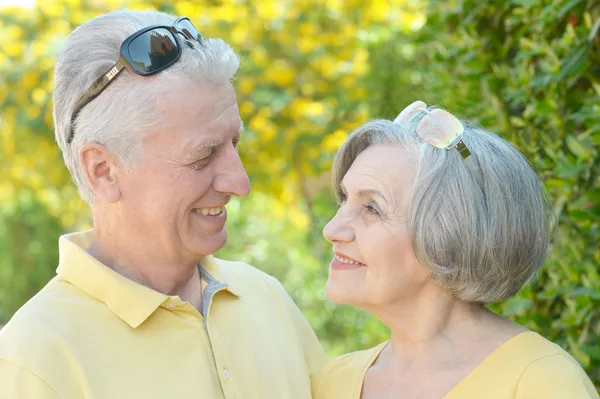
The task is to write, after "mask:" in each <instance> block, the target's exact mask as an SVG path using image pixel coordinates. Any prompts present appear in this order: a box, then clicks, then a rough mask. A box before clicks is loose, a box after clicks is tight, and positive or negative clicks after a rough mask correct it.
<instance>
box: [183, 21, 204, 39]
mask: <svg viewBox="0 0 600 399" xmlns="http://www.w3.org/2000/svg"><path fill="white" fill-rule="evenodd" d="M178 25H179V29H181V31H182V32H183V34H184V35H186V36H187V38H188V39H196V40H198V41H200V39H202V35H201V34H200V32H198V29H196V27H195V26H194V25H193V24H192V23H191V22H190V20H189V19H182V20H181V21H179V24H178Z"/></svg>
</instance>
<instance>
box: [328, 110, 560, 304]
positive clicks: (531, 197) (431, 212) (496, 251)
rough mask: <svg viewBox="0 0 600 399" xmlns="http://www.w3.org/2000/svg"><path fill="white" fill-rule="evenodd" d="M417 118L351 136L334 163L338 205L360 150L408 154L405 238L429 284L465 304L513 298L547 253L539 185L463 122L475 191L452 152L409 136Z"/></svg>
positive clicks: (513, 154) (525, 165)
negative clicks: (411, 162) (393, 149)
mask: <svg viewBox="0 0 600 399" xmlns="http://www.w3.org/2000/svg"><path fill="white" fill-rule="evenodd" d="M421 118H422V115H419V116H417V117H416V118H413V120H412V121H410V122H408V123H406V124H403V125H399V124H396V123H393V122H391V121H387V120H375V121H371V122H368V123H366V124H365V125H363V126H361V127H359V128H358V129H356V130H355V131H354V132H353V133H352V134H351V135H350V137H349V138H348V139H347V140H346V142H345V143H344V144H343V145H342V147H341V149H340V150H339V152H338V154H337V156H336V159H335V163H334V168H333V169H334V172H333V174H334V176H333V184H334V190H335V192H336V195H337V197H338V199H340V198H342V192H341V187H340V183H341V181H342V179H343V177H344V176H345V174H346V173H347V172H348V169H350V166H351V165H352V163H353V162H354V160H355V159H356V157H357V156H358V155H359V154H360V153H361V152H362V151H364V150H365V149H367V148H369V147H371V146H398V147H402V148H408V149H409V150H410V151H413V152H414V154H415V155H416V157H415V158H416V160H417V165H416V169H415V170H416V172H415V176H414V183H413V187H412V191H411V198H410V199H409V209H408V213H409V216H408V223H409V231H410V234H411V238H412V241H413V248H414V250H415V254H416V256H417V258H418V259H419V260H420V261H421V262H422V263H423V264H424V265H425V266H426V267H427V268H428V270H429V272H430V276H431V278H432V280H433V281H435V282H436V283H438V284H440V285H441V286H443V287H445V288H446V289H448V290H449V291H450V292H451V293H452V294H453V295H454V296H455V297H456V298H458V299H460V300H463V301H468V302H479V303H489V302H495V301H500V300H503V299H506V298H509V297H511V296H513V295H515V294H516V293H517V292H518V291H519V290H520V289H521V288H522V287H523V286H524V285H525V284H526V283H527V282H528V281H529V280H530V279H531V278H532V277H533V276H534V275H535V274H536V273H537V271H538V269H539V268H540V266H541V265H542V264H543V263H544V261H545V259H546V257H547V254H548V247H549V243H550V237H551V233H552V230H553V228H554V224H555V216H554V209H553V205H552V203H551V201H550V199H549V197H548V194H547V193H546V190H545V189H544V186H543V184H542V182H541V181H540V179H539V178H538V176H537V174H536V173H535V171H534V170H533V168H532V167H531V165H530V164H529V162H528V161H527V159H525V157H524V156H523V155H522V154H521V153H520V152H519V151H517V150H516V149H515V148H514V146H513V145H511V144H510V143H508V142H507V141H505V140H503V139H502V138H500V137H499V136H497V135H495V134H493V133H490V132H488V131H486V130H484V129H482V128H480V127H478V126H475V125H473V124H471V123H469V122H468V121H464V120H463V121H462V122H463V125H464V127H465V132H464V135H463V142H464V143H465V145H466V146H467V147H468V148H469V150H470V151H471V154H472V155H471V156H472V157H474V159H473V160H474V161H475V163H476V164H478V165H479V168H480V170H481V175H482V177H483V185H482V186H480V185H479V184H478V182H477V180H476V178H475V176H474V175H473V173H472V171H470V170H469V168H468V167H467V166H466V165H465V160H464V159H463V158H462V156H461V155H460V154H459V152H458V151H457V150H454V149H453V150H445V149H439V148H436V147H434V146H432V145H430V144H428V143H426V142H424V141H423V140H421V138H419V137H418V136H417V134H416V132H415V129H416V125H417V123H418V121H419V120H420V119H421ZM400 154H401V153H400V152H399V156H400Z"/></svg>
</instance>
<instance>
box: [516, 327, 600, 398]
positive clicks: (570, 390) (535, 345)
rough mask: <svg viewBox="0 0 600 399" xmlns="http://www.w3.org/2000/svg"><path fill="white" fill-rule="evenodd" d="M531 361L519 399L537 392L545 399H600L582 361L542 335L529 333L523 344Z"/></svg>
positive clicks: (523, 374) (521, 381) (524, 371)
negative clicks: (567, 398) (580, 362)
mask: <svg viewBox="0 0 600 399" xmlns="http://www.w3.org/2000/svg"><path fill="white" fill-rule="evenodd" d="M520 345H521V348H522V350H523V351H525V352H526V353H527V352H528V353H529V356H530V358H529V359H527V361H526V362H524V364H523V369H522V372H521V374H520V377H519V381H518V384H517V389H516V392H517V396H516V397H517V398H521V397H523V398H528V397H532V396H531V395H532V394H533V393H535V395H537V396H536V397H543V398H549V399H553V398H564V397H569V398H578V399H579V398H582V399H588V398H590V399H591V398H594V399H596V398H599V396H598V393H597V391H596V388H595V387H594V385H593V384H592V381H591V380H590V379H589V377H588V376H587V374H586V373H585V371H584V370H583V368H582V367H581V365H580V364H579V362H577V360H576V359H575V358H574V357H573V356H571V355H570V354H569V353H568V352H567V351H565V350H564V349H563V348H562V347H560V346H559V345H557V344H555V343H554V342H551V341H549V340H547V339H546V338H544V337H542V336H541V335H539V334H536V333H531V334H526V336H524V337H523V339H522V340H521V342H520Z"/></svg>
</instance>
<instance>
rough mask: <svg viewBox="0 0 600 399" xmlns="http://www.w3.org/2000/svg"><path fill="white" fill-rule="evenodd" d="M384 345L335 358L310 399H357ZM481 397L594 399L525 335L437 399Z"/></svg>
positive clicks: (554, 353) (540, 343)
mask: <svg viewBox="0 0 600 399" xmlns="http://www.w3.org/2000/svg"><path fill="white" fill-rule="evenodd" d="M388 342H389V341H388ZM388 342H383V343H381V344H379V345H378V346H376V347H374V348H371V349H367V350H363V351H358V352H352V353H348V354H346V355H342V356H340V357H338V358H336V359H335V360H334V361H333V362H331V365H330V366H329V367H327V368H325V369H323V372H322V373H320V374H319V375H318V376H316V377H315V378H314V379H313V389H314V390H315V392H314V394H313V395H314V396H313V398H314V399H341V398H344V399H360V398H361V394H362V387H363V382H364V379H365V375H366V373H367V371H368V370H369V368H370V367H371V365H373V364H374V362H375V361H376V360H377V357H378V356H379V354H380V353H381V352H382V351H383V349H384V348H385V347H386V345H387V344H388ZM484 398H485V399H600V397H599V396H598V393H597V392H596V389H595V388H594V385H593V384H592V381H590V379H589V377H588V376H587V375H586V374H585V372H584V371H583V369H582V368H581V366H580V365H579V363H577V360H575V359H574V358H573V357H572V356H571V355H569V354H568V353H567V352H566V351H565V350H564V349H562V348H561V347H560V346H558V345H556V344H554V343H552V342H550V341H548V340H547V339H545V338H543V337H542V336H541V335H539V334H537V333H535V332H531V331H529V332H524V333H521V334H518V335H516V336H515V337H513V338H511V339H509V340H508V341H506V342H505V343H504V344H503V345H502V346H500V348H498V349H497V350H496V351H494V352H493V353H492V354H490V355H489V356H488V357H487V358H486V359H485V360H484V361H483V362H482V363H480V364H479V365H478V366H477V367H476V368H475V369H474V370H473V371H472V372H471V373H470V374H469V375H467V376H466V377H465V378H464V379H463V380H462V381H460V382H459V383H458V384H457V385H456V386H455V387H454V388H452V390H450V392H448V393H447V394H446V395H445V396H444V397H443V398H442V399H484Z"/></svg>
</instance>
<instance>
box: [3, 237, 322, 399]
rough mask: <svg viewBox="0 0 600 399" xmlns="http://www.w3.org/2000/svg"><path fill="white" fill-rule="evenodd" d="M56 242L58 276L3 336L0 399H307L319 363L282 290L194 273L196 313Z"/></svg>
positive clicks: (225, 270) (214, 262)
mask: <svg viewBox="0 0 600 399" xmlns="http://www.w3.org/2000/svg"><path fill="white" fill-rule="evenodd" d="M90 239H91V232H84V233H75V234H70V235H66V236H62V237H61V238H60V240H59V252H60V263H59V266H58V269H57V276H56V277H55V278H54V279H53V280H51V281H50V282H49V283H48V284H47V285H46V286H45V287H44V288H43V289H42V290H41V291H40V292H39V293H38V294H37V295H35V296H34V297H33V298H32V299H31V300H30V301H29V302H28V303H27V304H25V305H24V306H23V307H22V308H21V309H20V310H19V311H18V312H17V313H16V314H15V315H14V316H13V318H12V319H11V320H10V322H9V323H8V324H7V325H6V326H5V327H4V329H2V330H1V331H0V398H2V399H50V398H52V399H57V398H61V399H120V398H123V399H136V398H140V399H141V398H143V399H152V398H156V399H158V398H160V399H178V398H181V399H184V398H185V399H192V398H206V399H209V398H210V399H212V398H227V399H230V398H244V399H249V398H257V399H258V398H260V399H267V398H273V399H284V398H299V399H300V398H302V399H304V398H310V397H311V384H310V378H311V376H312V375H313V374H315V373H316V372H317V371H318V370H319V369H320V368H321V367H322V366H324V365H325V364H326V362H327V359H326V357H325V354H324V351H323V349H322V347H321V345H320V344H319V342H318V340H317V338H316V336H315V334H314V332H313V331H312V329H311V328H310V326H309V325H308V323H307V322H306V320H305V319H304V318H303V316H302V314H301V313H300V311H299V310H298V308H297V307H296V306H295V305H294V303H293V301H292V300H291V298H290V297H289V296H288V295H287V293H286V292H285V290H284V289H283V287H282V286H281V284H280V283H279V282H278V281H277V280H275V279H274V278H273V277H271V276H269V275H267V274H265V273H263V272H260V271H258V270H257V269H255V268H253V267H251V266H249V265H247V264H244V263H240V262H229V261H224V260H219V259H216V258H213V257H209V258H206V259H204V260H203V261H202V262H201V265H200V266H199V267H200V272H201V276H202V279H203V286H204V290H203V309H202V310H203V311H202V313H200V312H198V311H197V310H196V309H195V308H193V307H192V306H191V305H190V304H188V303H187V302H183V301H181V299H180V298H179V297H178V296H168V295H164V294H162V293H159V292H157V291H154V290H152V289H150V288H147V287H145V286H142V285H140V284H137V283H135V282H133V281H131V280H128V279H127V278H125V277H123V276H121V275H120V274H118V273H116V272H115V271H113V270H112V269H110V268H108V267H107V266H105V265H103V264H102V263H100V262H99V261H97V260H96V259H95V258H93V257H92V256H90V255H89V254H88V253H87V252H86V248H87V247H88V245H89V241H90Z"/></svg>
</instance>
